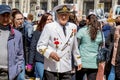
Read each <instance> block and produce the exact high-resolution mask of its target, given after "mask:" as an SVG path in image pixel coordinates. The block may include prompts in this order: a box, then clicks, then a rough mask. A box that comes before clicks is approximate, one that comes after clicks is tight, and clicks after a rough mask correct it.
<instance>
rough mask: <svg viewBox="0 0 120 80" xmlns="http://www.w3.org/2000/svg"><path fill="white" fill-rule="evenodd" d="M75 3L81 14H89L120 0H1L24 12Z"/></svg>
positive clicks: (118, 2) (105, 9)
mask: <svg viewBox="0 0 120 80" xmlns="http://www.w3.org/2000/svg"><path fill="white" fill-rule="evenodd" d="M64 3H70V4H75V5H76V8H77V10H78V11H80V12H81V14H88V12H89V11H90V10H92V9H96V8H98V7H102V8H104V11H105V12H108V11H109V9H110V8H111V7H112V6H114V5H116V4H120V0H0V4H8V5H10V6H11V7H12V8H18V9H20V11H21V12H23V13H33V14H34V13H36V12H37V11H39V10H45V11H51V10H52V9H53V7H54V6H56V5H58V4H64Z"/></svg>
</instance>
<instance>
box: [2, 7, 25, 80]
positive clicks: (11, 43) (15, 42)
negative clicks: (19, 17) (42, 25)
mask: <svg viewBox="0 0 120 80" xmlns="http://www.w3.org/2000/svg"><path fill="white" fill-rule="evenodd" d="M10 13H11V8H10V7H9V6H8V5H0V46H1V47H0V80H17V76H19V74H20V73H21V72H22V64H23V62H24V58H23V44H22V35H21V33H20V32H19V31H17V30H14V29H13V28H12V27H11V26H10V18H11V16H10Z"/></svg>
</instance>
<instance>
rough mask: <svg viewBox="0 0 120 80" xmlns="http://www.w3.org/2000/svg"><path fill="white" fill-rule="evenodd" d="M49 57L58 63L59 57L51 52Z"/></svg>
mask: <svg viewBox="0 0 120 80" xmlns="http://www.w3.org/2000/svg"><path fill="white" fill-rule="evenodd" d="M50 57H51V58H52V59H54V60H55V61H60V57H59V56H58V55H57V53H56V52H51V54H50Z"/></svg>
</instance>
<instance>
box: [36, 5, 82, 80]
mask: <svg viewBox="0 0 120 80" xmlns="http://www.w3.org/2000/svg"><path fill="white" fill-rule="evenodd" d="M71 8H72V6H70V5H67V4H64V5H59V6H56V7H55V8H54V9H53V10H54V11H55V12H56V16H57V20H56V21H55V22H52V23H49V24H47V25H45V27H44V29H43V32H42V34H41V37H40V39H39V41H38V44H37V51H38V52H40V53H41V54H43V55H44V56H45V59H44V68H45V72H44V80H71V73H70V71H71V68H72V67H71V65H72V64H71V62H72V61H71V60H72V59H71V54H73V55H74V59H75V62H76V65H77V66H78V70H80V69H81V58H80V54H79V51H78V44H77V39H76V36H75V34H76V31H77V26H76V25H75V24H73V23H70V22H68V20H69V13H70V9H71Z"/></svg>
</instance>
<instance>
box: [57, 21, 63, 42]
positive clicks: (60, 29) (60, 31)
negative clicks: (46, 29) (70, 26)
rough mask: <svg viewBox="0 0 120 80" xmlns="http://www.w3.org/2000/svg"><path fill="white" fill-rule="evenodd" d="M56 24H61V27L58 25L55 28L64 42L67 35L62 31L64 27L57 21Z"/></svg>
mask: <svg viewBox="0 0 120 80" xmlns="http://www.w3.org/2000/svg"><path fill="white" fill-rule="evenodd" d="M56 24H57V25H56V26H59V27H56V29H55V30H56V33H57V34H58V36H59V37H60V39H61V40H62V42H63V43H64V42H65V35H64V33H63V31H62V27H61V26H60V25H59V24H58V23H56Z"/></svg>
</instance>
